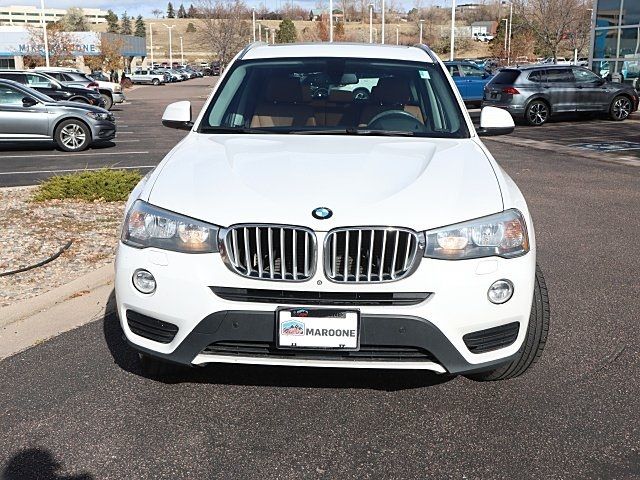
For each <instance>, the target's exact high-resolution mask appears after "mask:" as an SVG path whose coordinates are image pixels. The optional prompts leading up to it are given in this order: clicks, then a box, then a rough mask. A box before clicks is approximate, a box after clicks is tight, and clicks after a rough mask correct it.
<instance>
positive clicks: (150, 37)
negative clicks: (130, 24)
mask: <svg viewBox="0 0 640 480" xmlns="http://www.w3.org/2000/svg"><path fill="white" fill-rule="evenodd" d="M149 41H150V42H151V68H153V24H152V23H149Z"/></svg>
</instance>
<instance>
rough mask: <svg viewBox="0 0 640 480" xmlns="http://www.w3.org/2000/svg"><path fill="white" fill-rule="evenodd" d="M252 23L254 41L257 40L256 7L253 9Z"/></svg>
mask: <svg viewBox="0 0 640 480" xmlns="http://www.w3.org/2000/svg"><path fill="white" fill-rule="evenodd" d="M251 25H253V28H252V29H251V32H252V33H253V41H254V42H255V41H256V9H255V8H254V9H253V10H251Z"/></svg>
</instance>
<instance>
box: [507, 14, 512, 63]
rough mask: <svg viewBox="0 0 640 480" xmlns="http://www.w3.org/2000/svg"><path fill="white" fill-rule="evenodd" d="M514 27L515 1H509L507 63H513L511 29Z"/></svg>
mask: <svg viewBox="0 0 640 480" xmlns="http://www.w3.org/2000/svg"><path fill="white" fill-rule="evenodd" d="M512 27H513V2H509V42H508V46H507V65H511V29H512Z"/></svg>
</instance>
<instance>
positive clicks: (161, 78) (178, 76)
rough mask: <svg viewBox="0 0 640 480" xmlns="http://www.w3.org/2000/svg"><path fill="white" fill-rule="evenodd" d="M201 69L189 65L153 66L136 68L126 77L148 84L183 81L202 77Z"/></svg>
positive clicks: (134, 81)
mask: <svg viewBox="0 0 640 480" xmlns="http://www.w3.org/2000/svg"><path fill="white" fill-rule="evenodd" d="M203 76H204V73H203V72H202V71H201V70H196V69H194V68H192V67H191V66H189V65H182V66H177V67H175V68H169V67H162V66H153V67H151V68H138V69H136V70H135V71H134V72H133V73H127V74H126V77H127V78H129V80H131V82H132V83H146V84H150V85H162V84H164V83H171V82H183V81H185V80H189V79H191V78H198V77H203Z"/></svg>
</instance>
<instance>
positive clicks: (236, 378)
mask: <svg viewBox="0 0 640 480" xmlns="http://www.w3.org/2000/svg"><path fill="white" fill-rule="evenodd" d="M115 311H116V306H115V293H114V292H112V293H111V296H110V298H109V301H108V303H107V307H106V308H105V315H104V319H103V332H104V338H105V341H106V344H107V347H108V348H109V351H110V353H111V355H112V357H113V359H114V361H115V363H116V364H117V365H118V366H119V367H120V368H122V369H123V370H125V371H127V372H129V373H132V374H134V375H138V376H141V377H144V378H148V379H151V380H156V381H159V382H162V383H167V384H177V383H209V384H217V385H244V386H265V387H302V388H365V389H372V390H381V391H398V390H407V389H413V388H423V387H430V386H434V385H439V384H442V383H446V382H448V381H450V380H452V379H453V378H455V376H454V375H439V374H435V373H431V372H428V371H422V370H419V371H415V370H367V369H342V368H310V367H270V366H262V365H232V364H211V365H207V366H205V367H193V368H189V367H184V368H177V369H176V370H175V372H172V373H171V375H168V376H163V377H156V376H150V375H148V374H147V373H146V372H145V371H144V370H143V369H142V367H141V365H140V361H139V359H138V354H137V352H136V351H135V350H134V349H133V348H131V347H130V346H129V345H128V344H127V342H126V340H125V338H124V333H123V331H122V328H121V327H120V322H119V320H118V317H117V315H116V313H115Z"/></svg>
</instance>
